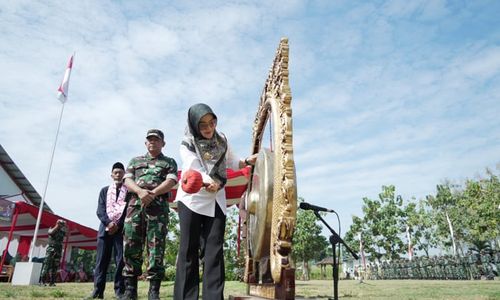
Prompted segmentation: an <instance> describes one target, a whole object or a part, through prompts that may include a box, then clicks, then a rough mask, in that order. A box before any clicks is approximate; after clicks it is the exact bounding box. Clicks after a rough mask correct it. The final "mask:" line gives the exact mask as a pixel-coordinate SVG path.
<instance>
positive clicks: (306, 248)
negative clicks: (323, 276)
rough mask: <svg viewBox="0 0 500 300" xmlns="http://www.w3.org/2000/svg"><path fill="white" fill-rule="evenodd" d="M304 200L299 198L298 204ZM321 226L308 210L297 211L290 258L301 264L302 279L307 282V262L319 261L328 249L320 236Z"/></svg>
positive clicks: (308, 276) (308, 269) (325, 241)
mask: <svg viewBox="0 0 500 300" xmlns="http://www.w3.org/2000/svg"><path fill="white" fill-rule="evenodd" d="M303 201H304V199H302V198H299V202H303ZM321 231H322V226H321V225H320V224H318V219H317V218H316V216H315V215H314V213H313V212H312V211H310V210H298V211H297V223H296V226H295V232H294V235H293V248H292V257H293V259H294V261H296V262H298V261H300V262H302V278H303V280H309V278H310V268H309V261H310V260H312V259H316V260H319V259H320V258H321V256H322V255H324V254H325V251H326V249H328V242H327V240H326V238H325V237H324V236H322V235H321Z"/></svg>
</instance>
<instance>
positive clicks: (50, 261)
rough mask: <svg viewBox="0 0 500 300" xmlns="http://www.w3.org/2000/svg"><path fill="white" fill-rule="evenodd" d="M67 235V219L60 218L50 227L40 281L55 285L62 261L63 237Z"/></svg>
mask: <svg viewBox="0 0 500 300" xmlns="http://www.w3.org/2000/svg"><path fill="white" fill-rule="evenodd" d="M65 235H66V221H64V220H62V219H59V220H57V222H56V225H55V226H54V227H52V228H49V243H48V246H47V250H46V255H45V261H44V264H43V270H42V275H41V277H40V283H41V284H43V285H45V284H46V283H47V281H48V283H49V286H55V285H56V284H55V281H56V275H57V269H58V267H59V263H60V261H61V254H62V246H63V239H64V236H65Z"/></svg>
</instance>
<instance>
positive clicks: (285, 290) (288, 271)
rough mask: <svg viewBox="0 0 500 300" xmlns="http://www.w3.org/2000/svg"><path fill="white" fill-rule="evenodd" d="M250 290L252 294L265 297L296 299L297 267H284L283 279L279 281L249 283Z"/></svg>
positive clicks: (282, 270)
mask: <svg viewBox="0 0 500 300" xmlns="http://www.w3.org/2000/svg"><path fill="white" fill-rule="evenodd" d="M248 291H249V292H248V294H249V295H250V296H256V297H261V298H263V299H279V300H292V299H295V269H294V268H282V269H281V281H280V282H278V283H260V284H255V283H249V284H248ZM250 299H252V298H250ZM257 299H259V298H257Z"/></svg>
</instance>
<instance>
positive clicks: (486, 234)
mask: <svg viewBox="0 0 500 300" xmlns="http://www.w3.org/2000/svg"><path fill="white" fill-rule="evenodd" d="M486 172H487V175H488V176H489V177H488V178H481V179H479V180H477V181H474V180H467V181H466V183H465V190H464V192H463V195H464V197H463V204H462V207H463V208H464V212H465V214H466V218H464V222H465V226H466V228H467V229H468V230H467V233H468V235H467V236H466V237H465V238H466V241H467V242H468V243H469V244H474V243H477V242H480V241H483V242H487V241H491V242H492V243H491V244H495V243H496V244H497V245H498V238H499V236H500V222H499V220H500V181H499V179H498V176H496V175H495V174H493V173H492V172H491V171H490V170H486Z"/></svg>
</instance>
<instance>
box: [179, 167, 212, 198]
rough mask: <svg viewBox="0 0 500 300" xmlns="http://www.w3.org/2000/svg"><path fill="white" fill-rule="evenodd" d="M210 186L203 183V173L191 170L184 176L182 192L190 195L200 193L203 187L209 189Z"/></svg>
mask: <svg viewBox="0 0 500 300" xmlns="http://www.w3.org/2000/svg"><path fill="white" fill-rule="evenodd" d="M208 185H209V184H208V183H204V182H203V177H201V173H200V172H198V171H196V170H193V169H189V170H187V171H186V172H184V173H183V174H182V179H181V186H182V190H183V191H184V192H186V193H188V194H194V193H198V191H199V190H200V189H201V188H202V187H204V186H205V187H207V186H208Z"/></svg>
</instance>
